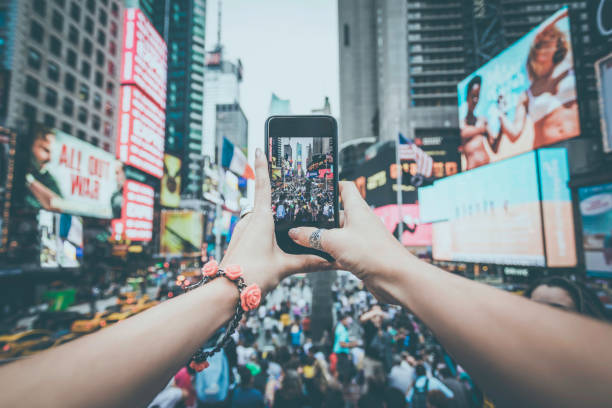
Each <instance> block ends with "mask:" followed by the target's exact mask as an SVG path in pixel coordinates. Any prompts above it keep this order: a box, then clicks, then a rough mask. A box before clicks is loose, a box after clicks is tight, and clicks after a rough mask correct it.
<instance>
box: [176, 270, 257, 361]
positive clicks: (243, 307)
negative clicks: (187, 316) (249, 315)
mask: <svg viewBox="0 0 612 408" xmlns="http://www.w3.org/2000/svg"><path fill="white" fill-rule="evenodd" d="M202 271H203V272H204V271H206V272H204V276H203V277H202V279H201V280H200V281H199V282H196V283H194V284H191V285H188V286H186V287H185V292H188V291H191V290H193V289H195V288H198V287H200V286H202V285H205V284H206V283H208V282H210V281H212V280H214V279H216V278H218V277H224V278H226V279H228V280H229V281H230V282H233V283H234V284H235V285H236V287H237V288H238V293H239V296H238V303H237V305H236V312H235V313H234V316H233V317H232V320H231V321H230V322H229V324H228V325H227V330H226V331H225V333H224V334H223V337H222V338H221V341H219V342H218V343H217V344H216V345H215V347H214V348H212V349H210V350H205V349H204V348H203V347H202V348H200V349H199V350H198V351H196V352H195V353H194V354H193V356H191V361H190V363H189V366H190V367H191V368H193V369H194V370H196V371H202V370H203V369H205V368H206V367H208V362H207V360H208V358H209V357H211V356H212V355H214V354H215V353H218V352H219V351H221V350H222V349H223V348H224V347H225V346H227V344H228V343H229V341H230V339H231V336H232V334H233V333H234V332H235V331H236V329H237V328H238V325H239V324H240V320H241V319H242V316H243V315H244V312H245V311H248V310H252V309H254V308H256V307H257V306H259V301H260V299H261V290H260V289H259V287H258V286H257V285H251V286H247V284H246V283H245V282H244V278H243V277H242V272H241V270H240V267H239V266H236V265H232V266H228V267H227V268H226V270H223V269H219V268H218V266H217V263H216V262H215V261H211V262H208V263H207V264H206V265H204V267H203V268H202ZM247 289H248V290H247ZM245 290H247V291H246V292H245ZM249 293H251V294H252V296H246V297H245V295H249Z"/></svg>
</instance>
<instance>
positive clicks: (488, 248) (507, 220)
mask: <svg viewBox="0 0 612 408" xmlns="http://www.w3.org/2000/svg"><path fill="white" fill-rule="evenodd" d="M517 180H520V182H517ZM568 180H569V170H568V163H567V152H566V150H565V149H562V148H555V149H543V150H539V151H536V152H529V153H526V154H523V155H520V156H517V157H513V158H511V159H508V160H504V161H501V162H498V163H493V164H490V165H487V166H484V167H480V168H477V169H474V170H471V171H468V172H463V173H459V174H457V175H455V176H452V177H448V178H445V179H442V180H439V181H436V183H435V184H434V186H433V190H426V192H425V193H423V194H421V195H420V196H419V197H420V199H421V200H422V201H421V202H420V204H421V206H423V207H424V208H427V209H428V213H427V214H426V217H425V218H426V219H427V220H435V221H437V222H435V223H434V224H433V248H432V249H433V251H432V252H433V257H434V259H436V260H441V261H458V262H482V263H493V264H502V265H522V266H541V267H544V266H550V267H571V266H575V265H576V252H575V241H574V229H573V217H572V205H571V195H570V191H569V188H568V186H567V182H568Z"/></svg>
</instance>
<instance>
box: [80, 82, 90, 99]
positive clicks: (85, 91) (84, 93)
mask: <svg viewBox="0 0 612 408" xmlns="http://www.w3.org/2000/svg"><path fill="white" fill-rule="evenodd" d="M79 98H80V99H81V100H82V101H88V100H89V87H88V86H87V85H85V84H81V87H80V88H79Z"/></svg>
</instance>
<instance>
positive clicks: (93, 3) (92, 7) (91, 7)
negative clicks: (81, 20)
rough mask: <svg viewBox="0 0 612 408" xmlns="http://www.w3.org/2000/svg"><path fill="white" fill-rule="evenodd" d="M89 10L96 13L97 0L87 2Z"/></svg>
mask: <svg viewBox="0 0 612 408" xmlns="http://www.w3.org/2000/svg"><path fill="white" fill-rule="evenodd" d="M87 10H89V11H90V12H92V13H95V12H96V0H87Z"/></svg>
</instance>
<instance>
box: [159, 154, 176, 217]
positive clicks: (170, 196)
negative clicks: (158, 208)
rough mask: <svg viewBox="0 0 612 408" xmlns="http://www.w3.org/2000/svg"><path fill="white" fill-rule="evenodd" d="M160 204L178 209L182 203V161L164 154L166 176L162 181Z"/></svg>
mask: <svg viewBox="0 0 612 408" xmlns="http://www.w3.org/2000/svg"><path fill="white" fill-rule="evenodd" d="M159 200H160V203H161V205H163V206H164V207H174V208H176V207H178V206H179V204H180V203H181V159H179V158H178V157H176V156H171V155H169V154H164V176H163V177H162V180H161V193H160V199H159Z"/></svg>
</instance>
